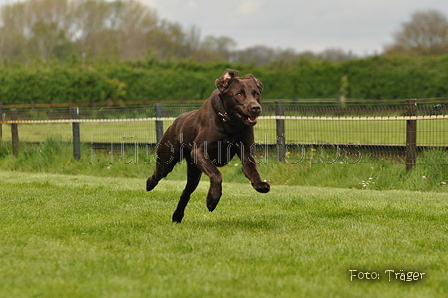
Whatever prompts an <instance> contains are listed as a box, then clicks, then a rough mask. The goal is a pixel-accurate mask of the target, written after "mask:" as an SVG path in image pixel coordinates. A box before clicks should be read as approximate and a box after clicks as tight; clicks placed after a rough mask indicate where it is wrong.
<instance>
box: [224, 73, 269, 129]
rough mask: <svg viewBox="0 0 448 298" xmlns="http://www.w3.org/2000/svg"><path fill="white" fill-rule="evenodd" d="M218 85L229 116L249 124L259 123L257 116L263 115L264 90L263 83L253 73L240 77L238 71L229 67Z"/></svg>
mask: <svg viewBox="0 0 448 298" xmlns="http://www.w3.org/2000/svg"><path fill="white" fill-rule="evenodd" d="M216 87H217V88H218V90H219V91H220V97H221V99H222V102H223V105H224V109H225V110H226V112H227V114H228V116H229V117H231V118H233V119H235V120H237V121H241V122H242V123H244V124H245V125H248V126H254V125H255V124H257V117H258V116H260V115H261V104H260V101H261V93H262V92H263V84H262V83H261V82H260V81H259V80H257V79H256V78H255V77H254V76H253V75H251V74H248V75H246V76H244V77H242V78H240V77H238V71H236V70H232V69H227V70H226V72H225V73H224V74H223V75H222V77H220V78H219V79H217V80H216Z"/></svg>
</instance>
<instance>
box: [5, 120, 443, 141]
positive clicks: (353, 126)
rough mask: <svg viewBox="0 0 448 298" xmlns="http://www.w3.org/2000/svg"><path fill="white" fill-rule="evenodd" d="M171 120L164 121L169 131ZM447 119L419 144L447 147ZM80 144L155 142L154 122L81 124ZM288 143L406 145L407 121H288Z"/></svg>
mask: <svg viewBox="0 0 448 298" xmlns="http://www.w3.org/2000/svg"><path fill="white" fill-rule="evenodd" d="M171 123H172V121H163V125H164V129H165V130H166V129H167V128H168V127H169V126H170V125H171ZM447 127H448V119H432V120H420V121H418V123H417V145H419V146H447V144H448V131H447ZM18 129H19V139H20V140H22V141H27V142H42V141H43V140H46V139H48V138H59V139H62V140H66V141H69V140H72V139H73V136H72V124H71V123H55V124H49V123H43V124H19V125H18ZM80 130H81V142H85V143H90V142H94V143H110V142H114V143H120V142H125V143H134V142H139V143H140V144H145V143H156V142H157V140H156V129H155V122H154V121H145V122H97V123H95V122H93V123H81V124H80ZM285 138H286V140H285V141H286V142H287V143H298V144H361V145H406V121H405V120H382V121H380V120H368V121H348V120H311V119H308V120H285ZM3 140H5V141H9V140H11V128H10V126H9V125H3ZM255 141H256V142H257V143H260V144H265V143H268V144H275V143H276V142H277V133H276V120H269V119H262V120H259V123H258V124H257V125H256V126H255Z"/></svg>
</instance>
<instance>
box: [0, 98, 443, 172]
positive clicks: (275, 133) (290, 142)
mask: <svg viewBox="0 0 448 298" xmlns="http://www.w3.org/2000/svg"><path fill="white" fill-rule="evenodd" d="M199 107H200V105H197V104H195V105H186V104H185V105H169V104H165V105H160V104H158V105H155V106H149V105H141V106H129V107H94V108H92V107H91V108H89V107H83V108H76V109H74V108H70V109H68V108H53V109H12V110H3V111H1V113H0V114H1V119H0V120H1V121H0V123H1V129H0V137H1V139H2V141H4V142H8V141H10V142H11V143H12V146H14V143H16V146H18V145H17V144H18V140H14V139H15V138H18V139H20V142H21V143H40V142H45V141H46V140H48V139H56V140H60V141H63V142H72V143H74V144H75V143H76V142H79V144H83V146H87V147H88V148H89V154H90V157H92V156H93V155H95V154H99V153H101V152H102V153H105V154H109V155H110V157H111V161H113V160H114V158H115V157H118V158H121V159H126V156H131V157H132V158H129V161H130V162H138V161H140V162H149V161H150V160H154V158H153V155H154V148H155V147H156V146H157V144H158V141H159V140H160V137H161V133H163V131H164V130H166V128H168V126H169V125H170V124H171V123H172V122H173V121H174V119H175V118H176V117H177V116H178V115H180V114H182V113H184V112H187V111H191V110H194V109H197V108H199ZM75 111H76V112H75ZM447 112H448V99H420V100H404V101H372V102H369V101H362V102H348V103H344V104H341V103H340V102H336V101H335V102H324V103H322V102H312V101H298V100H292V101H271V102H265V103H263V116H262V117H260V118H259V121H258V124H257V125H256V126H255V128H254V130H255V144H254V146H253V152H254V155H256V157H257V160H258V161H260V162H272V161H275V162H278V161H282V162H289V163H300V162H312V163H334V162H345V163H359V162H369V163H403V164H411V166H412V165H414V164H416V163H418V162H425V163H428V162H431V163H437V164H441V163H442V164H446V163H447V158H446V152H447V148H448V113H447ZM75 126H77V129H78V135H79V138H78V137H76V136H75V134H76V133H75V130H76V129H75ZM14 130H16V132H15V133H14ZM9 131H11V133H9ZM14 134H16V136H14ZM427 150H437V151H441V152H443V153H442V154H439V155H438V156H439V157H440V156H441V158H433V159H432V160H428V159H426V160H424V161H423V160H422V159H419V157H420V156H423V154H422V152H425V151H427Z"/></svg>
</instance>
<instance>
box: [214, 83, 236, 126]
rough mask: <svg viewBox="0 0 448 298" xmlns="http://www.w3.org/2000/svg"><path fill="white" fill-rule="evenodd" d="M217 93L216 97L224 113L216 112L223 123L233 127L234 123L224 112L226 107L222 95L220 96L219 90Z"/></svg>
mask: <svg viewBox="0 0 448 298" xmlns="http://www.w3.org/2000/svg"><path fill="white" fill-rule="evenodd" d="M219 91H220V93H219V95H218V96H219V99H220V100H221V105H222V108H223V109H224V113H223V112H218V116H219V117H221V118H222V121H223V122H226V123H228V124H233V125H235V123H234V121H232V119H231V118H230V116H229V114H228V113H227V111H226V106H225V105H224V99H223V98H222V96H223V94H222V92H221V90H219Z"/></svg>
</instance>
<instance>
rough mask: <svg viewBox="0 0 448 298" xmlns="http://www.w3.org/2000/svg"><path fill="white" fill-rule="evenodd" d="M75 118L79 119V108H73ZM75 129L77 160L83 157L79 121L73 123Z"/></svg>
mask: <svg viewBox="0 0 448 298" xmlns="http://www.w3.org/2000/svg"><path fill="white" fill-rule="evenodd" d="M72 117H73V119H79V108H77V107H76V108H72ZM72 130H73V157H74V158H75V159H76V160H80V159H81V134H80V130H79V122H73V123H72Z"/></svg>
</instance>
